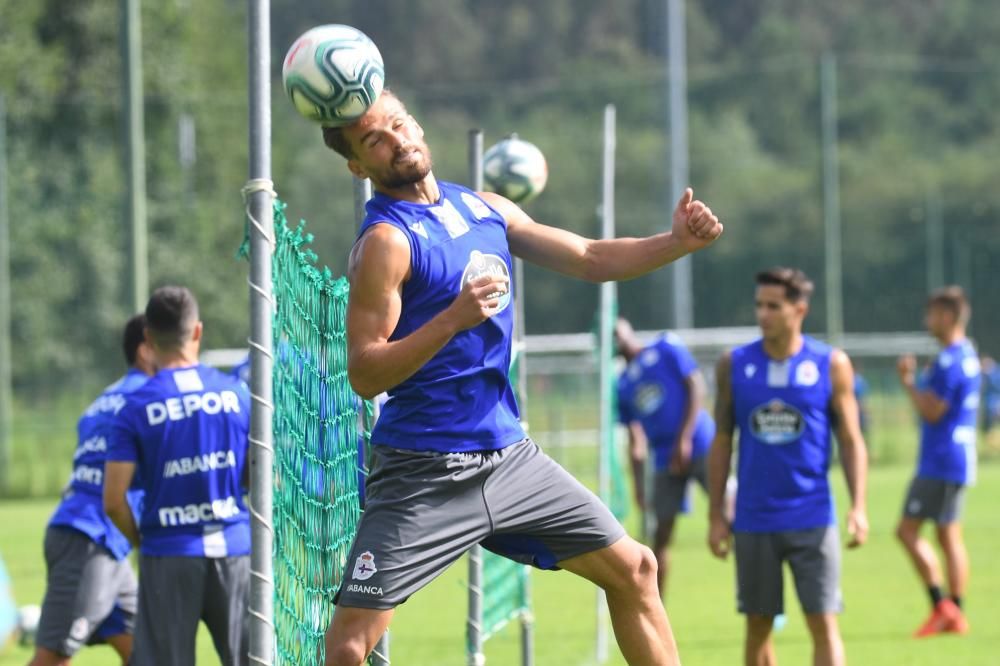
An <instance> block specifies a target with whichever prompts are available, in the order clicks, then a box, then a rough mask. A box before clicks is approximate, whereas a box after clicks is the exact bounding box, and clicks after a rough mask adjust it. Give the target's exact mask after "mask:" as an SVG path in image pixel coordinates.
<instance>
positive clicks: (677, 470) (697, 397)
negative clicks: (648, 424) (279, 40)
mask: <svg viewBox="0 0 1000 666" xmlns="http://www.w3.org/2000/svg"><path fill="white" fill-rule="evenodd" d="M703 384H704V380H703V379H702V377H701V373H700V372H698V371H697V370H695V371H694V372H692V373H691V374H690V375H688V376H687V377H685V378H684V391H685V393H686V395H687V409H685V411H684V418H683V420H682V421H681V428H680V431H679V432H678V433H677V442H676V444H675V446H674V453H673V456H672V458H671V460H670V471H671V472H673V473H674V474H684V473H685V472H686V471H687V469H688V467H689V466H690V465H691V451H692V450H693V449H694V442H693V440H692V438H693V437H694V427H695V425H696V424H697V422H698V412H700V411H701V405H702V401H703V398H702V396H703V394H704V388H703Z"/></svg>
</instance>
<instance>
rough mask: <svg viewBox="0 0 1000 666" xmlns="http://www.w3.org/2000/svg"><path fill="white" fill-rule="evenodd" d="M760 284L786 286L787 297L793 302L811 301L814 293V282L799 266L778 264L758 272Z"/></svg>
mask: <svg viewBox="0 0 1000 666" xmlns="http://www.w3.org/2000/svg"><path fill="white" fill-rule="evenodd" d="M756 281H757V285H758V286H770V285H773V286H777V287H784V288H785V298H786V299H788V300H789V301H791V302H792V303H798V302H799V301H806V302H808V301H809V297H810V296H812V293H813V283H812V280H810V279H809V278H808V277H807V276H806V274H805V273H803V272H802V271H800V270H799V269H798V268H787V267H785V266H776V267H774V268H769V269H768V270H766V271H761V272H759V273H757V278H756Z"/></svg>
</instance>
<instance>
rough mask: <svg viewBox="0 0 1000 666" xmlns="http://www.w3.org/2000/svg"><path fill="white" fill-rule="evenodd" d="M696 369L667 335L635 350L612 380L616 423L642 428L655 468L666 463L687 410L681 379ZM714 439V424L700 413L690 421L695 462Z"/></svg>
mask: <svg viewBox="0 0 1000 666" xmlns="http://www.w3.org/2000/svg"><path fill="white" fill-rule="evenodd" d="M697 370H698V364H697V363H696V362H695V360H694V357H693V356H691V352H689V351H688V350H687V348H686V347H685V346H684V343H683V342H681V339H680V338H678V337H677V336H676V335H674V334H672V333H667V334H666V335H664V336H663V337H661V338H659V339H658V340H656V341H655V342H653V343H652V344H651V345H649V346H647V347H645V348H644V349H643V350H642V351H641V352H639V355H638V356H636V357H635V358H634V359H632V362H631V363H629V364H628V366H627V367H626V368H625V372H623V373H622V375H621V377H619V378H618V420H619V421H621V422H622V423H623V424H625V425H628V424H629V423H632V422H633V421H638V422H639V423H640V424H642V430H643V432H644V433H646V438H647V439H648V440H649V445H650V448H651V449H652V451H653V466H654V467H655V469H656V470H662V469H664V468H666V467H667V465H668V464H669V463H670V457H671V456H672V455H673V452H674V444H675V443H676V440H677V434H678V433H679V432H680V429H681V425H682V424H683V422H684V415H685V414H686V413H687V408H688V396H687V386H686V385H685V383H684V380H685V379H687V378H688V377H689V376H691V374H693V373H694V372H695V371H697ZM714 436H715V424H714V423H713V422H712V418H711V417H710V416H709V415H708V412H706V411H705V410H704V409H702V410H700V411H699V412H698V416H697V420H696V421H695V428H694V433H693V435H692V445H693V448H692V451H691V457H692V458H693V459H698V458H701V457H702V456H704V455H705V454H706V453H708V448H709V446H710V445H711V443H712V437H714Z"/></svg>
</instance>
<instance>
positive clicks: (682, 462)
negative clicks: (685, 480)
mask: <svg viewBox="0 0 1000 666" xmlns="http://www.w3.org/2000/svg"><path fill="white" fill-rule="evenodd" d="M693 449H694V443H693V442H692V441H691V438H690V437H678V438H677V441H676V442H675V443H674V453H673V455H672V456H671V457H670V473H671V474H673V475H674V476H683V475H684V474H687V471H688V468H689V467H690V466H691V451H692V450H693Z"/></svg>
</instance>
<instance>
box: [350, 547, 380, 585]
mask: <svg viewBox="0 0 1000 666" xmlns="http://www.w3.org/2000/svg"><path fill="white" fill-rule="evenodd" d="M376 571H378V569H376V568H375V556H374V555H372V553H371V551H369V550H366V551H365V552H363V553H361V554H360V555H358V559H357V561H356V562H355V563H354V573H353V574H352V575H351V577H352V578H354V580H368V579H369V578H371V577H372V576H374V575H375V572H376Z"/></svg>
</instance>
